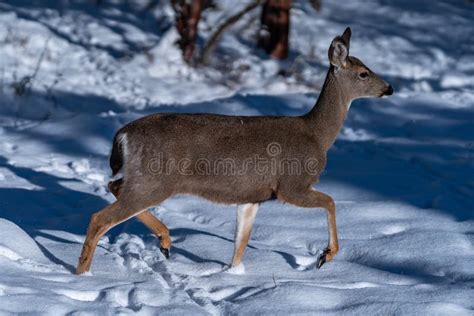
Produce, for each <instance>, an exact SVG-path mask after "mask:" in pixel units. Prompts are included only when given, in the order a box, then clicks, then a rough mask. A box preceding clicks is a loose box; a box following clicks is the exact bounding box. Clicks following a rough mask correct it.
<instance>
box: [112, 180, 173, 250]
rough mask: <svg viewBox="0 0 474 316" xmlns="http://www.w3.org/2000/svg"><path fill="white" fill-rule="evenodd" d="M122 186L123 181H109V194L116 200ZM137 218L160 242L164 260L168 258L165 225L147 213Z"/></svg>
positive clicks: (167, 237)
mask: <svg viewBox="0 0 474 316" xmlns="http://www.w3.org/2000/svg"><path fill="white" fill-rule="evenodd" d="M122 184H123V179H118V180H115V181H110V182H109V184H108V187H109V190H110V192H112V194H113V195H114V196H115V197H116V198H117V199H118V197H119V195H120V191H121V189H122ZM137 218H138V220H139V221H140V222H142V223H143V224H145V226H146V227H148V229H149V230H151V231H152V233H153V234H155V235H156V236H157V237H158V239H159V240H160V250H161V253H163V255H164V256H165V257H166V258H169V257H170V249H171V238H170V233H169V229H168V227H166V225H165V224H163V223H162V222H161V221H160V220H159V219H158V218H156V217H155V216H154V215H153V214H152V213H150V212H149V211H143V212H142V213H140V214H138V215H137Z"/></svg>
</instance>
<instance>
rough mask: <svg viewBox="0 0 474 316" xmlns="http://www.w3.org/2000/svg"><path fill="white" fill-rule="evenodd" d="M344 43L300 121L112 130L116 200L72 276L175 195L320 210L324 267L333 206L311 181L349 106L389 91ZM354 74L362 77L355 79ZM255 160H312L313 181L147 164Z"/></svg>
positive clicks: (179, 122)
mask: <svg viewBox="0 0 474 316" xmlns="http://www.w3.org/2000/svg"><path fill="white" fill-rule="evenodd" d="M349 42H350V29H347V30H346V31H345V32H344V34H343V35H342V36H338V37H336V38H335V39H334V40H333V42H332V44H331V47H330V49H329V52H328V54H329V60H330V62H331V67H330V69H329V71H328V74H327V77H326V81H325V83H324V87H323V89H322V91H321V94H320V97H319V99H318V101H317V103H316V105H315V106H314V107H313V109H312V110H311V111H310V112H308V113H307V114H305V115H302V116H296V117H284V116H283V117H276V116H258V117H255V116H253V117H249V116H224V115H212V114H153V115H149V116H146V117H143V118H141V119H139V120H136V121H134V122H131V123H129V124H127V125H126V126H124V127H123V128H122V129H120V130H119V131H118V133H117V136H116V142H115V143H114V150H113V157H112V158H113V159H111V162H112V161H113V162H114V163H113V164H112V167H113V169H114V173H115V172H116V171H117V170H118V168H119V167H120V166H121V165H122V162H123V166H122V169H123V174H124V175H123V178H121V179H119V180H116V181H115V182H111V183H110V184H109V188H110V190H111V191H112V192H115V193H117V192H119V191H120V194H119V195H118V200H117V202H115V203H114V204H113V206H108V207H106V208H105V209H104V210H103V211H101V212H98V213H96V214H95V215H94V216H93V218H92V220H91V224H90V226H89V230H88V233H87V238H86V241H85V244H84V249H83V252H82V255H81V258H80V260H79V265H78V269H77V272H78V273H82V272H84V271H87V270H89V268H90V261H91V260H92V255H93V251H94V249H95V244H96V243H97V241H98V238H100V236H102V235H103V233H105V232H106V231H107V229H108V228H109V227H111V226H113V225H115V224H116V223H119V222H121V221H123V220H126V219H128V218H130V217H133V216H135V215H137V214H138V213H140V212H143V210H146V209H147V208H148V207H151V206H153V205H156V204H159V203H160V202H162V201H164V200H165V199H167V198H168V197H170V196H172V195H175V194H181V193H185V194H192V195H197V196H201V197H204V198H206V199H208V200H211V201H215V202H219V203H227V204H232V203H238V204H246V203H254V204H256V203H260V202H264V201H266V200H269V199H272V198H274V197H277V198H278V199H279V200H282V201H286V202H288V203H291V204H294V205H297V206H300V207H312V208H316V207H322V208H325V209H326V211H327V214H328V224H329V244H328V248H327V250H326V251H325V252H324V253H323V257H322V258H320V261H318V267H319V266H320V265H322V264H323V263H324V262H326V261H330V260H331V259H332V258H333V257H334V255H335V254H336V252H337V250H338V248H339V246H338V242H337V233H336V220H335V204H334V201H333V199H332V198H331V197H329V196H328V195H326V194H324V193H321V192H317V191H314V190H313V189H312V184H314V183H316V182H317V181H318V180H319V176H320V174H321V172H322V171H323V169H324V167H325V165H326V153H327V151H328V149H329V148H330V147H331V145H332V144H333V143H334V141H335V139H336V137H337V135H338V133H339V131H340V129H341V127H342V124H343V122H344V119H345V117H346V115H347V111H348V108H349V104H350V102H351V101H352V100H354V99H356V98H360V97H369V96H382V95H384V94H391V93H392V91H393V90H392V88H391V86H389V85H388V84H387V83H386V82H384V81H383V80H382V79H380V78H378V77H377V76H376V75H375V74H374V73H373V72H372V71H370V69H368V68H367V67H366V66H365V65H364V64H363V63H362V62H361V61H360V60H358V59H357V58H355V57H349V56H348V52H349ZM361 72H365V73H366V74H367V76H365V77H364V78H362V77H361ZM271 143H277V144H279V146H280V148H281V151H280V153H279V155H278V156H273V155H271V154H270V153H269V152H268V150H267V147H268V146H269V144H271ZM114 153H115V154H114ZM119 154H120V156H118V155H119ZM255 155H258V157H260V158H263V159H267V161H269V160H272V159H273V160H274V161H276V162H277V165H278V166H280V164H279V163H278V162H281V161H283V160H284V159H293V160H294V159H296V160H297V161H298V162H299V163H300V164H301V165H304V162H305V161H307V160H308V159H315V160H317V161H318V165H317V170H316V172H315V173H310V172H306V171H304V170H303V172H302V173H300V174H288V173H286V172H285V170H283V169H282V168H280V169H278V170H273V171H276V172H270V171H269V172H266V173H264V174H262V173H261V172H256V170H255V169H254V168H249V169H248V170H247V171H246V172H245V173H243V174H235V173H234V174H221V173H216V172H211V173H209V174H196V173H194V174H193V175H192V176H191V175H187V174H183V173H182V172H178V171H177V170H173V171H172V172H170V173H163V172H159V173H156V172H153V170H151V169H150V162H151V161H153V159H156V158H157V157H161V160H162V161H164V162H166V161H170V160H172V159H174V160H176V161H180V160H182V159H188V160H189V161H190V162H191V164H192V165H193V166H194V163H195V162H196V161H198V160H199V159H203V158H205V159H207V161H210V162H214V161H216V160H219V159H222V158H226V159H231V160H232V161H233V162H234V164H235V165H236V166H238V167H239V166H243V165H244V164H245V161H246V159H248V158H249V157H253V156H255ZM115 193H114V194H115ZM150 215H151V214H150ZM141 216H144V215H141ZM146 216H147V215H146ZM145 224H146V222H145ZM151 226H153V225H151ZM163 226H164V225H163ZM165 227H166V226H165Z"/></svg>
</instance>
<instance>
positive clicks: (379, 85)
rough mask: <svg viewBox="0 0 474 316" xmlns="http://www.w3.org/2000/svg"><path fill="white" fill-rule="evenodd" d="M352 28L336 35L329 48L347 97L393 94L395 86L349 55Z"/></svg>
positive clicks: (335, 73) (332, 69)
mask: <svg viewBox="0 0 474 316" xmlns="http://www.w3.org/2000/svg"><path fill="white" fill-rule="evenodd" d="M351 34H352V32H351V29H350V28H349V27H348V28H346V30H345V31H344V33H343V34H342V35H341V36H336V37H335V38H334V39H333V41H332V43H331V46H330V47H329V50H328V57H329V62H330V63H331V65H332V67H331V69H330V71H331V72H332V74H333V76H334V78H336V80H337V81H338V84H339V85H340V86H341V88H342V89H341V91H344V94H345V98H346V99H348V100H354V99H358V98H363V97H382V96H384V95H391V94H392V93H393V88H392V86H391V85H389V84H388V83H387V82H385V81H384V80H383V79H381V78H380V77H379V76H377V75H376V74H375V73H374V72H373V71H372V70H370V69H369V67H367V66H366V65H364V63H363V62H362V61H360V60H359V59H358V58H356V57H353V56H349V46H350V40H351Z"/></svg>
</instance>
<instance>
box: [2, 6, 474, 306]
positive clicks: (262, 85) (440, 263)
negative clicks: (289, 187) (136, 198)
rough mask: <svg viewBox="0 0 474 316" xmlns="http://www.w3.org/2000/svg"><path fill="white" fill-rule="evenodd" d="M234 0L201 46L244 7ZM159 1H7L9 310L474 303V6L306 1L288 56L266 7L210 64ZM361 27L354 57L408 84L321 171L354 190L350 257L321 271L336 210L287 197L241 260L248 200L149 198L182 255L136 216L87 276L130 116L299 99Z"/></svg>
mask: <svg viewBox="0 0 474 316" xmlns="http://www.w3.org/2000/svg"><path fill="white" fill-rule="evenodd" d="M218 3H220V4H221V8H222V10H218V11H208V12H206V13H205V18H204V19H203V21H202V23H201V24H200V38H199V39H198V44H199V45H202V43H203V41H205V39H206V38H207V37H208V36H209V34H210V32H211V30H212V27H214V26H215V25H217V24H218V23H220V21H222V19H223V18H224V17H225V16H227V15H229V14H232V12H234V11H235V10H236V4H235V1H227V0H226V1H218ZM239 5H244V4H243V3H242V4H240V3H239ZM142 8H143V4H142V3H141V2H140V1H128V4H124V3H122V2H120V1H114V2H112V3H107V4H106V5H104V6H103V7H102V9H100V10H99V11H97V10H96V9H95V7H94V6H93V5H91V4H90V1H82V2H81V1H74V2H67V1H65V2H57V3H56V2H48V1H44V2H43V1H36V2H34V1H2V3H0V104H1V106H0V139H1V142H0V314H14V313H15V314H16V313H29V314H52V315H59V314H112V313H114V314H115V313H117V314H133V313H139V314H144V315H148V314H160V315H162V314H164V315H168V314H170V315H183V314H189V315H200V314H202V315H208V314H213V315H219V314H244V315H245V314H322V313H325V314H326V313H329V314H336V313H347V314H435V315H452V314H457V315H472V314H473V311H472V310H473V309H474V303H473V302H474V300H473V298H474V247H473V241H474V234H473V227H474V226H473V224H474V203H473V201H474V200H473V197H474V181H473V174H474V172H473V171H474V141H473V135H474V125H473V124H472V122H473V121H474V43H473V40H472V39H473V38H474V28H473V27H472V20H474V5H473V4H472V3H469V2H466V1H451V0H441V1H435V2H432V1H429V2H428V1H423V0H417V1H407V0H394V1H384V0H379V1H365V0H355V1H346V2H337V3H336V2H332V1H324V2H323V10H322V12H321V13H320V14H318V13H315V12H314V10H313V9H312V8H311V7H310V5H309V4H308V3H307V1H295V4H294V8H293V10H292V30H291V32H292V34H291V36H292V37H291V52H290V58H289V60H288V61H284V62H277V61H274V60H271V59H268V58H266V57H265V56H264V55H263V54H262V52H260V51H258V50H256V49H255V48H253V41H254V39H253V36H254V35H255V32H256V30H257V26H258V25H257V23H256V22H255V21H256V20H258V19H255V15H256V14H258V12H254V13H252V14H251V15H249V16H247V17H246V18H244V19H243V20H242V21H240V22H239V23H237V24H236V25H235V26H234V27H232V29H231V30H230V31H229V32H228V33H227V34H225V35H224V36H223V38H222V41H221V43H220V45H219V47H218V49H217V50H216V52H215V54H214V56H213V57H212V59H211V64H210V66H209V67H201V68H196V69H194V68H189V67H187V66H186V65H184V63H183V62H182V60H181V58H180V55H179V51H178V50H177V48H176V47H175V46H174V45H173V43H174V42H175V40H176V38H177V34H176V32H175V30H174V29H173V28H172V22H173V17H172V10H171V8H170V7H169V5H168V2H167V1H162V2H159V5H158V7H157V8H156V9H155V10H154V11H153V13H142V12H141V9H142ZM348 25H350V26H351V27H352V32H353V37H352V42H351V54H352V55H354V56H357V57H359V58H360V59H361V60H363V61H364V62H365V63H366V64H367V65H368V66H369V67H370V68H371V69H373V70H374V71H375V72H377V73H379V74H380V75H381V76H383V77H384V78H385V79H386V80H387V81H388V82H390V83H391V84H392V85H393V86H394V88H395V94H394V95H393V96H391V97H390V98H384V99H365V100H357V101H355V102H354V103H353V105H352V106H351V109H350V112H349V115H348V118H347V121H346V122H345V125H344V128H343V130H342V132H341V134H340V137H339V138H338V140H337V142H336V143H335V145H334V146H333V148H332V149H331V150H330V152H329V157H328V165H327V169H326V171H325V173H324V174H323V176H322V179H321V182H320V183H318V184H317V185H316V188H318V190H321V191H323V192H325V193H327V194H330V195H331V196H333V197H334V199H335V201H336V205H337V222H338V233H339V238H340V247H341V249H340V251H339V253H338V254H337V256H336V257H335V259H334V261H332V262H330V263H328V264H326V265H324V266H323V267H322V268H321V269H320V270H317V269H315V263H316V258H317V256H318V254H319V253H320V252H321V251H322V250H323V249H324V247H325V246H326V243H327V223H326V216H325V214H324V212H323V211H322V210H308V209H300V208H296V207H293V206H290V205H285V204H281V203H279V202H277V201H271V202H268V203H264V204H263V205H261V207H260V209H259V213H258V215H257V218H256V221H255V225H254V229H253V233H252V238H251V241H250V244H249V247H248V248H247V251H246V254H245V256H244V260H243V264H242V265H241V266H238V267H236V268H232V269H228V264H229V263H230V260H231V257H232V251H233V247H234V244H233V239H234V229H235V222H236V213H235V212H236V209H237V206H235V205H230V206H226V205H216V204H213V203H210V202H208V201H205V200H202V199H199V198H195V197H190V196H177V197H174V198H171V199H169V200H167V201H165V202H164V203H163V204H162V205H159V206H156V207H155V208H153V209H152V212H153V213H154V214H155V215H157V216H158V218H160V219H162V220H163V222H164V223H165V224H166V225H167V226H168V227H169V228H170V232H171V238H172V241H173V247H172V249H171V257H170V259H168V260H166V259H165V258H164V256H163V255H162V254H161V252H160V250H159V243H158V241H157V240H156V238H155V237H154V236H153V235H152V234H151V233H150V232H149V231H148V230H146V228H145V227H143V226H142V225H141V224H140V223H138V222H137V221H135V220H130V221H128V222H126V223H123V224H121V225H119V226H117V227H115V228H114V229H112V230H111V231H110V232H109V233H108V234H107V235H106V236H105V237H104V238H102V239H101V241H100V243H99V247H98V249H97V251H96V254H95V257H94V262H93V265H92V270H91V272H90V273H88V274H86V275H82V276H76V275H74V274H73V271H74V267H75V265H76V263H77V258H78V256H79V253H80V249H81V246H82V242H83V241H84V237H85V232H86V229H87V224H88V221H89V218H90V215H91V214H92V213H93V212H95V211H97V210H99V209H101V208H102V207H104V206H105V205H106V204H107V203H109V202H112V201H113V200H114V198H113V196H112V195H111V194H110V193H108V190H107V188H106V184H107V182H108V179H109V176H110V170H109V166H108V155H109V152H110V147H111V142H112V138H113V135H114V133H115V131H116V130H117V129H118V128H119V127H121V126H122V125H123V124H125V123H126V122H129V121H131V120H133V119H135V118H138V117H140V116H143V115H146V114H149V113H154V112H159V111H166V112H170V111H177V112H209V113H224V114H239V115H298V114H302V113H304V112H305V111H307V110H308V109H309V108H310V107H311V106H312V105H313V104H314V102H315V100H316V98H317V95H318V93H319V89H320V88H321V86H322V82H323V80H324V76H325V71H326V69H327V65H328V62H327V57H326V56H327V48H328V45H329V43H330V41H331V39H332V38H333V37H334V36H335V35H337V34H340V33H341V32H342V31H343V30H344V28H345V27H346V26H348ZM43 51H44V58H43V60H42V61H41V63H40V67H39V69H38V72H37V75H36V77H35V78H34V79H33V80H32V82H31V86H30V91H29V92H28V93H26V94H25V95H22V96H16V95H15V93H14V91H13V88H12V83H14V82H18V81H20V80H21V78H23V77H24V76H26V75H31V74H32V73H33V72H34V70H35V68H36V67H37V65H38V64H39V58H40V55H41V54H42V52H43ZM282 70H283V73H284V74H285V75H279V73H280V72H282Z"/></svg>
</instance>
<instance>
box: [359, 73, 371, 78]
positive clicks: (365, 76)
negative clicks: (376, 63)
mask: <svg viewBox="0 0 474 316" xmlns="http://www.w3.org/2000/svg"><path fill="white" fill-rule="evenodd" d="M368 76H369V73H368V72H367V71H364V72H361V73H360V74H359V77H360V78H361V79H366V78H367V77H368Z"/></svg>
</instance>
